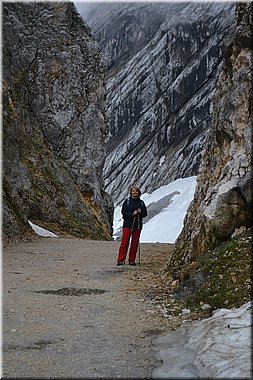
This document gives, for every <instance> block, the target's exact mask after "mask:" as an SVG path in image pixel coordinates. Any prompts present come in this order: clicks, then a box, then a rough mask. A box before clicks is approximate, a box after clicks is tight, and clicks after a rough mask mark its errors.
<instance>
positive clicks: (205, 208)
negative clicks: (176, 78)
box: [176, 3, 253, 270]
mask: <svg viewBox="0 0 253 380" xmlns="http://www.w3.org/2000/svg"><path fill="white" fill-rule="evenodd" d="M236 18H237V27H236V30H235V33H234V34H233V35H231V37H230V38H229V39H227V41H226V45H225V46H224V50H225V51H226V56H225V59H224V63H223V69H222V72H221V74H220V77H219V80H218V83H217V89H216V94H215V99H214V112H213V118H212V124H211V128H210V132H209V135H208V138H207V144H206V147H205V150H204V153H203V158H202V161H201V165H200V173H199V175H198V177H197V188H196V192H195V196H194V200H193V202H192V205H191V206H190V208H189V210H188V213H187V216H186V219H185V225H184V228H183V231H182V233H181V235H180V236H179V238H178V240H177V242H176V250H177V252H178V254H179V255H180V256H181V257H182V259H183V261H185V262H187V261H188V260H195V259H196V257H198V256H199V255H201V254H203V253H204V252H205V251H206V250H207V249H212V248H213V247H214V246H215V245H217V244H219V243H221V242H223V241H225V240H227V239H229V238H231V236H232V235H233V233H234V232H235V231H236V230H237V229H239V228H240V227H242V226H243V227H245V228H248V227H250V226H252V170H251V169H252V168H251V153H252V152H251V148H252V147H251V144H252V140H251V138H252V132H251V131H252V109H253V107H252V105H253V103H252V62H253V61H252V45H249V43H248V42H249V36H250V35H251V37H252V27H253V24H252V5H251V4H249V3H242V4H238V5H237V6H236ZM181 264H182V262H181ZM178 269H179V270H180V268H178Z"/></svg>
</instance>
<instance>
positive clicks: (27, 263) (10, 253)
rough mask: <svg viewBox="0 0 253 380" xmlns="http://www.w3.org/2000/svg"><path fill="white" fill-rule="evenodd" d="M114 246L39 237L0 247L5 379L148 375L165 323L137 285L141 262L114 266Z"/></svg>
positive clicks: (114, 243)
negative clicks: (0, 249)
mask: <svg viewBox="0 0 253 380" xmlns="http://www.w3.org/2000/svg"><path fill="white" fill-rule="evenodd" d="M141 246H142V250H143V247H146V248H145V249H146V251H149V252H151V251H152V249H156V247H155V245H145V244H142V245H141ZM118 247H119V243H118V242H115V241H110V242H104V241H87V240H79V239H62V238H60V239H54V238H41V239H38V240H36V241H34V242H26V243H21V244H17V245H11V246H8V247H6V248H4V250H3V255H2V256H3V260H2V269H3V276H4V278H3V298H2V301H3V308H2V315H3V328H2V333H3V335H2V336H3V355H2V359H3V366H2V367H3V368H2V369H3V377H4V378H21V377H26V378H28V377H31V378H40V379H43V378H46V379H48V378H135V379H139V378H145V379H147V378H151V375H152V370H153V369H154V368H155V367H157V366H159V362H157V361H156V360H155V359H154V357H153V353H152V349H151V342H152V340H153V339H154V338H155V337H157V336H159V335H161V334H164V333H166V332H167V331H168V323H166V320H165V319H164V318H162V317H159V315H157V314H156V313H155V312H154V310H151V309H149V306H148V305H147V303H146V302H144V298H142V295H141V294H142V293H141V291H140V289H139V288H138V284H137V286H136V278H138V276H141V273H142V271H143V270H145V263H144V264H143V265H141V266H140V267H138V266H136V267H130V266H128V265H125V266H123V267H117V266H116V265H115V263H116V257H117V252H118ZM150 247H151V248H150ZM154 247H155V248H154ZM150 249H151V250H150ZM139 284H140V285H139V286H141V281H139Z"/></svg>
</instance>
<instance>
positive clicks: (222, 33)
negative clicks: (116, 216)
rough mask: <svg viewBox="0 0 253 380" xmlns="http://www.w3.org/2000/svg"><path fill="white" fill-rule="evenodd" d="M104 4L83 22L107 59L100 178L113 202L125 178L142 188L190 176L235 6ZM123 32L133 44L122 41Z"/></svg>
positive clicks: (204, 132)
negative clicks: (106, 126)
mask: <svg viewBox="0 0 253 380" xmlns="http://www.w3.org/2000/svg"><path fill="white" fill-rule="evenodd" d="M94 6H95V5H94ZM109 7H110V4H108V5H107V6H106V4H104V5H102V8H101V7H100V6H99V9H98V10H97V11H96V12H95V11H93V13H91V14H89V17H88V16H87V20H88V21H89V20H90V21H89V22H90V25H91V27H92V31H93V32H94V34H95V36H96V38H97V39H98V41H99V43H100V44H101V47H102V48H103V51H104V53H105V55H106V57H107V59H108V61H109V62H108V66H109V73H108V79H107V104H108V108H107V112H108V117H109V120H110V134H109V138H108V139H107V157H106V162H105V170H104V178H105V185H106V189H107V191H108V192H109V193H111V195H112V197H113V199H114V201H115V203H116V204H118V203H121V201H122V200H123V198H124V197H125V196H126V194H127V191H128V188H129V186H130V185H131V184H132V183H137V184H138V185H140V186H141V188H142V190H143V191H148V192H150V191H153V190H155V189H156V188H158V187H160V186H162V185H165V184H167V183H168V182H170V181H173V180H175V179H177V178H182V177H188V176H192V175H196V174H197V172H198V168H199V163H200V159H201V154H202V151H203V147H204V143H205V139H206V135H207V132H208V129H209V126H210V121H211V116H212V113H213V107H212V99H213V96H214V91H215V85H216V81H217V78H218V75H219V73H220V71H221V66H222V48H221V46H222V44H223V41H224V39H225V37H226V36H227V35H228V33H229V31H230V30H231V29H233V27H234V8H235V6H234V4H229V3H219V4H218V3H183V4H180V3H178V4H175V3H170V2H168V3H161V4H160V3H156V4H148V3H146V4H145V5H144V4H127V3H126V4H118V5H117V7H116V8H113V7H112V8H110V12H111V14H110V17H109V15H108V13H107V12H108V11H107V8H109ZM104 12H105V14H106V16H105V17H104V18H103V17H102V14H103V13H104ZM133 15H134V16H135V18H136V19H138V20H140V22H139V24H138V23H135V22H134V20H133ZM112 20H113V22H112ZM119 20H124V23H123V22H122V23H121V24H120V25H119ZM142 20H149V23H148V25H150V24H153V26H154V27H153V29H151V28H148V27H146V28H144V26H143V25H144V23H143V22H142ZM124 26H125V28H124ZM128 31H129V34H131V35H134V36H135V35H136V38H135V44H134V42H133V41H130V40H129V38H128V39H127V38H126V39H125V41H126V42H125V45H124V44H123V43H122V41H123V38H124V37H125V36H126V35H127V34H128ZM144 36H146V37H145V38H144ZM126 53H127V54H126ZM115 56H117V57H118V58H119V60H120V62H121V64H120V65H117V64H116V63H115V62H114V61H115Z"/></svg>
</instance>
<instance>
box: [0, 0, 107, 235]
mask: <svg viewBox="0 0 253 380" xmlns="http://www.w3.org/2000/svg"><path fill="white" fill-rule="evenodd" d="M104 72H105V68H104V62H103V59H102V56H101V53H100V50H99V47H98V44H97V43H96V41H95V40H94V38H93V37H92V35H91V32H90V29H89V27H88V26H87V25H85V23H84V21H83V20H82V18H81V17H80V16H79V14H78V12H77V11H76V9H75V7H74V5H73V4H71V3H66V2H65V3H64V2H46V3H41V2H37V3H23V2H22V3H4V4H3V235H4V238H5V239H10V238H12V237H15V236H23V235H24V236H25V235H29V234H30V233H32V231H31V228H30V226H29V224H28V220H31V221H32V222H34V223H37V224H39V225H40V226H42V227H46V228H48V229H49V230H51V231H54V232H55V233H58V234H63V235H66V234H68V235H74V236H78V237H84V238H94V239H110V235H111V224H112V214H113V205H112V202H111V199H110V197H109V196H108V195H107V194H106V192H105V191H104V184H103V179H102V169H103V165H104V160H105V143H104V139H105V136H106V134H107V131H108V123H107V120H106V117H105V100H104Z"/></svg>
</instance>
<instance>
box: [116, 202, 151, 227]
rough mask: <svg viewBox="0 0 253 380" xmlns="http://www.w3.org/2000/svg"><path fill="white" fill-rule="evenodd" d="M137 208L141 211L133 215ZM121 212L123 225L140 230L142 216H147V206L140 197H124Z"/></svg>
mask: <svg viewBox="0 0 253 380" xmlns="http://www.w3.org/2000/svg"><path fill="white" fill-rule="evenodd" d="M138 208H140V209H141V213H140V214H137V215H133V212H134V211H135V210H137V209H138ZM121 213H122V215H123V220H124V222H123V227H124V228H130V229H133V230H141V229H142V218H145V216H147V214H148V213H147V208H146V205H145V203H144V202H143V200H141V199H140V198H137V199H133V198H132V197H129V198H127V199H125V201H124V203H123V206H122V210H121Z"/></svg>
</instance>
